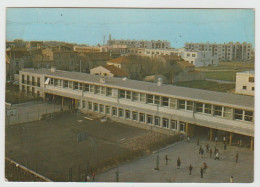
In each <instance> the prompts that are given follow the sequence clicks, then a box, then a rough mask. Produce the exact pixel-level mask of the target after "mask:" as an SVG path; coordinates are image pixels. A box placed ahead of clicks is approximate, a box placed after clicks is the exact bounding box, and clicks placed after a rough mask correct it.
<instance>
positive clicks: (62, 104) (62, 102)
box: [61, 96, 64, 108]
mask: <svg viewBox="0 0 260 187" xmlns="http://www.w3.org/2000/svg"><path fill="white" fill-rule="evenodd" d="M63 106H64V97H63V96H61V107H62V108H63Z"/></svg>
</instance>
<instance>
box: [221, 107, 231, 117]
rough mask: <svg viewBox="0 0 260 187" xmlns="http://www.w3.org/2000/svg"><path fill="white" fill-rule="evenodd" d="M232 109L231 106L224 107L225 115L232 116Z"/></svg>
mask: <svg viewBox="0 0 260 187" xmlns="http://www.w3.org/2000/svg"><path fill="white" fill-rule="evenodd" d="M231 113H232V109H231V108H229V107H224V114H223V117H225V118H231Z"/></svg>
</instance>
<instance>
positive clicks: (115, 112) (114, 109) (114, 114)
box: [112, 107, 117, 116]
mask: <svg viewBox="0 0 260 187" xmlns="http://www.w3.org/2000/svg"><path fill="white" fill-rule="evenodd" d="M112 115H113V116H117V108H116V107H112Z"/></svg>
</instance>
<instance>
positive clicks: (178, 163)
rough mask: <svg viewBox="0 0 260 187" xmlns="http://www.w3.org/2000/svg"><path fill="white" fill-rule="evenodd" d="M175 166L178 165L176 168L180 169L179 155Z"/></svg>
mask: <svg viewBox="0 0 260 187" xmlns="http://www.w3.org/2000/svg"><path fill="white" fill-rule="evenodd" d="M177 166H178V169H180V167H181V159H180V157H178V159H177Z"/></svg>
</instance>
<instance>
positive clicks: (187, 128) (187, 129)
mask: <svg viewBox="0 0 260 187" xmlns="http://www.w3.org/2000/svg"><path fill="white" fill-rule="evenodd" d="M185 130H186V134H187V136H189V135H190V133H189V123H186V129H185Z"/></svg>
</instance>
